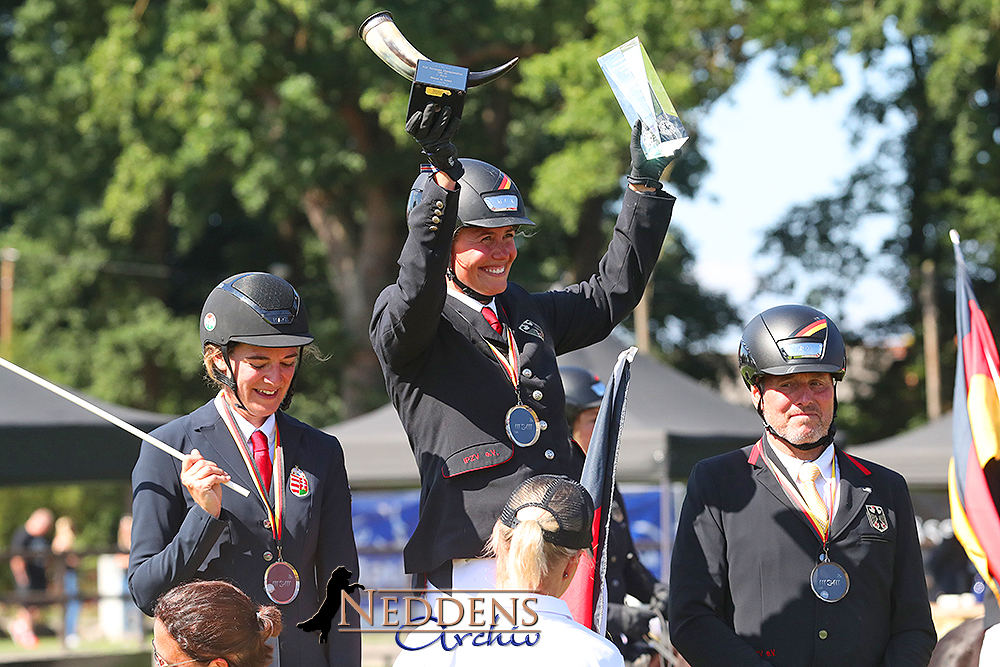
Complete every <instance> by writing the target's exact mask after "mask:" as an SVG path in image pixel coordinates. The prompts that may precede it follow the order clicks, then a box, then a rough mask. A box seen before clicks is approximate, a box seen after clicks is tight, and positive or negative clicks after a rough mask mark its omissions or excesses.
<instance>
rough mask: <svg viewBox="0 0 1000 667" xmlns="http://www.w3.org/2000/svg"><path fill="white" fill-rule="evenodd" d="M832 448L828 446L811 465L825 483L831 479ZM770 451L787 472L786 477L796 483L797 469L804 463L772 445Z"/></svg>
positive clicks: (797, 477)
mask: <svg viewBox="0 0 1000 667" xmlns="http://www.w3.org/2000/svg"><path fill="white" fill-rule="evenodd" d="M833 447H834V446H833V445H828V446H827V448H826V449H824V450H823V453H822V454H820V455H819V458H818V459H816V460H815V461H813V463H815V464H816V465H818V466H819V472H820V474H822V475H823V480H824V481H827V482H829V481H831V480H832V479H833V464H834V458H833ZM771 451H773V452H774V453H775V455H776V456H777V457H778V460H779V461H781V465H783V466H785V470H786V471H788V475H789V476H790V477H791V478H792V479H794V480H795V481H796V482H798V481H799V468H801V467H802V464H803V463H806V461H803V460H802V459H797V458H795V457H794V456H790V455H788V454H785V453H784V452H781V451H778V448H777V447H775V446H773V445H772V446H771Z"/></svg>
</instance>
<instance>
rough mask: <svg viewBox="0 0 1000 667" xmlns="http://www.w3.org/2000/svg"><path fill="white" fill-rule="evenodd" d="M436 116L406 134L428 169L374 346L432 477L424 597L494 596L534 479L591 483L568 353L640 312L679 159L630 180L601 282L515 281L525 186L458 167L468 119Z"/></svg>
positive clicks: (410, 563) (413, 555) (640, 165)
mask: <svg viewBox="0 0 1000 667" xmlns="http://www.w3.org/2000/svg"><path fill="white" fill-rule="evenodd" d="M450 114H451V111H450V109H449V108H448V107H442V108H436V107H435V106H434V105H428V106H427V108H425V109H424V110H423V111H418V112H416V113H415V114H414V115H413V116H412V117H411V118H410V121H409V122H408V123H407V131H408V132H409V133H410V134H411V135H413V136H414V138H416V139H417V141H418V142H419V143H420V145H421V147H422V148H423V150H424V153H425V155H426V156H427V158H428V159H429V160H430V162H431V165H429V166H426V167H425V168H423V171H422V173H421V174H420V176H419V177H418V178H417V180H416V182H415V183H414V184H413V189H412V193H411V197H410V206H409V210H408V221H407V224H408V236H407V239H406V241H405V243H404V245H403V250H402V253H401V254H400V258H399V265H400V271H399V277H398V279H397V280H396V282H395V283H394V284H392V285H390V286H388V287H387V288H385V289H384V290H383V291H382V293H381V295H379V297H378V299H377V300H376V303H375V311H374V314H373V317H372V323H371V329H370V336H371V340H372V345H373V347H374V348H375V352H376V354H377V355H378V357H379V361H380V362H381V364H382V371H383V374H384V375H385V380H386V387H387V389H388V392H389V395H390V397H391V399H392V402H393V405H394V406H395V408H396V410H397V412H398V413H399V417H400V420H401V422H402V424H403V427H404V429H405V430H406V433H407V436H408V438H409V441H410V446H411V448H412V450H413V455H414V457H415V459H416V463H417V467H418V468H419V470H420V477H421V486H422V489H421V496H420V515H419V520H418V523H417V526H416V529H415V531H414V533H413V535H412V537H411V538H410V541H409V542H408V544H407V545H406V548H405V550H404V555H403V560H404V567H405V570H406V571H407V572H409V573H412V574H414V575H417V576H416V579H415V586H418V587H422V586H424V585H428V586H433V587H436V588H439V589H447V588H466V589H468V588H479V589H481V588H489V587H491V586H492V581H493V572H492V563H491V562H490V561H488V559H481V558H479V556H480V555H481V553H482V550H483V545H484V543H485V542H486V540H487V539H488V538H489V536H490V532H491V531H492V529H493V524H494V522H495V521H496V517H497V514H498V512H499V511H500V508H501V507H503V504H504V502H506V500H507V498H508V497H509V496H510V493H511V492H512V491H513V490H514V489H515V488H516V487H517V486H518V485H519V484H520V483H521V482H523V481H524V480H525V479H527V478H529V477H532V476H535V475H539V474H567V475H573V474H574V472H575V473H576V474H578V473H579V470H574V467H575V464H574V462H573V456H574V455H573V452H572V447H573V445H572V444H571V442H570V438H569V433H568V430H567V425H566V421H565V417H564V409H565V401H564V397H563V388H562V383H561V381H560V378H559V369H558V367H557V365H556V357H557V355H560V354H563V353H565V352H569V351H571V350H575V349H578V348H581V347H586V346H587V345H591V344H593V343H596V342H598V341H600V340H602V339H604V338H605V337H607V336H608V334H610V333H611V330H612V329H613V328H614V327H615V326H616V325H617V324H618V323H619V322H621V320H622V319H624V318H625V316H626V315H628V314H629V313H630V312H631V311H632V309H633V308H634V307H635V305H636V303H638V301H639V298H640V297H641V296H642V293H643V290H644V289H645V285H646V282H647V280H648V279H649V276H650V274H651V272H652V269H653V266H654V264H655V263H656V260H657V258H658V257H659V253H660V247H661V245H662V243H663V239H664V237H665V235H666V230H667V226H668V224H669V222H670V214H671V211H672V208H673V203H674V198H673V197H672V196H670V195H668V194H666V193H664V192H663V191H662V190H661V189H660V186H661V184H660V181H659V177H660V175H661V173H662V171H663V169H664V167H665V166H666V164H667V163H668V162H669V160H670V157H667V158H657V159H655V160H647V159H646V158H645V157H644V156H643V154H642V150H641V148H640V147H639V131H640V129H641V128H640V126H638V125H637V126H636V128H635V131H634V132H633V136H632V160H633V164H632V173H631V175H630V177H629V181H630V183H629V186H628V188H626V192H625V197H624V202H623V205H622V211H621V214H620V215H619V216H618V221H617V223H616V226H615V232H614V235H613V238H612V241H611V245H610V246H609V248H608V252H607V253H606V255H605V256H604V259H603V260H602V261H601V264H600V270H599V272H598V273H597V274H595V275H594V276H592V277H591V278H589V279H588V280H586V281H584V282H581V283H579V284H576V285H571V286H569V287H567V288H564V289H559V290H552V291H548V292H542V293H534V294H533V293H530V292H528V291H527V290H525V289H524V288H522V287H520V286H519V285H517V284H515V283H513V282H511V281H510V280H509V278H510V272H511V268H512V265H513V263H514V260H515V259H516V257H517V246H516V245H515V243H514V236H515V234H516V233H517V231H518V230H519V229H520V228H521V227H531V226H533V225H534V223H533V222H532V221H531V220H530V219H529V218H528V217H527V215H526V213H525V208H524V202H523V199H522V197H521V194H520V192H519V191H518V189H517V186H516V185H515V184H514V182H513V181H512V180H511V178H510V177H509V176H508V175H507V174H506V173H504V172H503V171H502V170H500V169H498V168H497V167H495V166H493V165H490V164H487V163H485V162H482V161H479V160H471V159H467V158H465V159H461V160H459V159H458V158H457V150H456V148H455V146H454V144H452V143H451V139H452V137H453V135H454V133H455V131H456V130H457V127H458V120H457V118H452V117H451V115H450Z"/></svg>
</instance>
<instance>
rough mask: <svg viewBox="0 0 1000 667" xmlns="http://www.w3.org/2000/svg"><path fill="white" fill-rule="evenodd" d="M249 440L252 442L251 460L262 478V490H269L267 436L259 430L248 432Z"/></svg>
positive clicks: (269, 469)
mask: <svg viewBox="0 0 1000 667" xmlns="http://www.w3.org/2000/svg"><path fill="white" fill-rule="evenodd" d="M250 442H252V443H253V461H254V463H256V464H257V470H259V471H260V476H261V478H262V479H263V480H264V490H265V491H268V492H270V491H271V453H270V452H268V451H267V436H265V435H264V434H263V433H261V432H260V431H254V432H253V433H251V434H250Z"/></svg>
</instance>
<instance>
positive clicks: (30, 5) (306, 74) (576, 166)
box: [0, 0, 747, 423]
mask: <svg viewBox="0 0 1000 667" xmlns="http://www.w3.org/2000/svg"><path fill="white" fill-rule="evenodd" d="M385 4H386V5H389V8H390V9H391V10H392V11H393V12H394V17H395V20H396V22H397V24H398V25H399V26H400V27H401V29H402V30H403V32H404V34H406V35H408V36H410V37H411V38H412V39H413V41H414V42H415V46H417V47H418V48H419V49H421V50H422V51H424V52H425V53H427V54H428V55H429V56H430V57H433V58H434V59H437V60H440V61H442V62H449V63H454V64H459V65H463V66H468V67H470V68H472V69H486V68H488V67H492V66H494V65H496V64H498V63H500V62H503V61H505V60H507V59H508V58H510V57H513V56H518V57H520V58H522V62H521V64H520V65H519V66H518V68H517V69H516V70H515V71H514V72H513V73H512V74H510V75H508V76H506V77H503V78H501V79H500V80H498V81H496V82H494V83H492V84H490V85H487V86H484V87H482V88H478V89H475V90H473V91H472V92H471V93H470V95H469V99H468V102H467V104H466V110H465V114H464V117H463V128H462V131H461V133H460V136H459V138H458V142H459V144H460V150H461V151H462V154H464V155H474V156H476V157H481V158H483V159H486V160H488V161H491V162H494V163H496V164H500V165H502V166H503V167H504V169H505V171H507V172H508V173H509V174H510V175H511V176H512V177H513V178H514V179H515V181H516V182H518V184H519V185H520V187H521V188H522V191H523V192H525V193H527V195H528V199H529V202H530V203H532V204H533V206H534V207H535V208H534V209H533V210H532V215H533V216H535V217H536V219H537V221H538V222H539V223H540V225H539V226H540V228H541V229H542V230H543V231H542V232H541V235H540V236H541V237H542V238H541V239H539V240H540V241H542V240H544V243H536V242H534V241H533V242H530V243H528V244H527V246H526V252H525V259H523V260H522V261H521V262H519V263H518V272H519V273H518V275H517V278H518V279H519V280H520V281H522V282H525V283H527V284H532V285H535V286H539V287H541V286H547V285H549V284H552V283H553V282H557V281H559V280H561V279H563V278H564V277H566V276H569V277H570V278H575V277H576V276H580V275H584V274H586V273H588V272H589V271H590V268H588V267H590V266H592V263H593V261H594V259H593V258H594V256H595V254H596V256H599V254H600V250H599V249H600V248H601V247H602V246H603V245H604V244H605V243H606V234H607V231H606V228H605V227H603V226H604V225H607V223H608V220H609V219H610V218H609V208H608V206H607V205H606V203H607V202H608V201H613V200H615V199H617V198H618V197H619V196H620V192H621V187H622V185H621V183H620V181H619V176H620V174H622V173H623V172H624V170H625V167H626V165H627V162H628V151H627V142H628V133H629V128H628V127H627V124H626V123H625V122H624V119H623V116H622V114H621V112H620V110H619V109H618V107H617V105H616V103H615V102H614V99H613V97H612V95H611V92H610V90H609V89H608V87H607V85H606V83H605V82H604V81H603V78H602V77H601V75H600V73H599V69H598V68H597V66H596V63H595V62H594V61H595V59H596V57H597V56H598V55H600V54H601V53H604V52H606V51H607V50H610V49H611V48H613V47H614V46H617V45H619V44H621V43H623V42H624V41H626V40H627V39H629V38H631V37H632V36H634V35H636V34H638V35H640V36H641V37H642V39H643V41H644V43H645V44H646V47H647V50H648V51H649V52H650V54H651V55H652V56H653V57H654V59H655V61H656V64H657V66H658V67H659V68H660V70H661V73H662V76H663V78H664V82H665V84H666V86H667V88H668V90H669V91H670V93H671V95H672V97H673V99H674V101H675V103H676V104H677V106H678V107H679V108H680V109H684V110H688V109H690V112H689V113H690V119H691V123H690V124H691V129H692V131H694V130H695V129H696V121H697V116H698V113H699V108H704V107H706V106H707V105H709V104H710V103H711V101H712V100H714V99H715V98H717V97H718V95H720V94H721V93H722V92H723V91H724V90H725V88H726V87H727V86H728V85H730V84H731V83H732V82H733V80H734V79H735V77H736V73H737V71H738V68H739V66H740V64H741V63H742V62H744V61H745V60H746V58H747V56H746V54H745V53H744V49H743V38H742V28H741V27H740V25H739V24H740V22H741V21H743V20H744V17H743V13H742V12H740V11H737V12H734V11H733V9H732V5H731V3H730V2H728V1H727V2H723V1H721V0H702V1H701V2H698V3H693V4H690V5H684V4H682V5H680V6H671V5H667V4H664V3H658V2H651V1H649V0H641V1H638V2H628V3H626V2H623V1H622V0H591V1H589V2H587V3H584V4H582V5H581V4H580V3H577V2H571V1H570V0H497V1H495V2H488V1H486V0H479V1H477V2H465V3H458V4H456V3H452V2H444V1H442V0H427V1H425V2H421V3H419V4H415V5H414V4H411V3H401V2H395V3H385ZM4 6H5V7H6V10H7V11H8V12H9V13H7V14H3V15H2V16H0V28H2V30H0V38H2V39H3V45H4V47H5V51H4V54H3V59H2V60H0V67H2V68H3V69H2V76H0V113H2V114H3V116H4V118H5V119H8V122H7V123H6V124H5V126H4V127H3V128H2V129H0V202H2V203H3V207H2V208H0V234H2V236H0V240H2V243H3V245H11V246H15V247H17V248H18V249H19V250H20V251H21V260H20V262H19V263H18V274H17V275H18V277H17V285H18V288H17V292H16V293H17V297H16V301H15V324H16V328H17V332H18V335H17V344H16V346H15V358H17V359H20V360H23V361H25V362H26V363H30V365H31V366H32V368H33V370H35V371H36V372H39V373H41V374H43V375H45V376H46V377H49V378H52V379H54V380H57V381H60V382H63V383H66V384H69V385H72V386H75V387H78V388H81V389H84V390H87V391H89V392H92V393H93V394H95V395H98V396H100V397H102V398H105V399H108V400H113V401H116V402H120V403H126V404H129V405H134V406H138V407H144V408H148V409H155V410H160V411H169V412H183V411H187V410H190V409H191V408H192V407H193V406H194V405H197V404H198V403H200V402H202V401H203V400H204V398H205V391H204V389H203V387H202V384H201V383H202V380H201V379H200V377H199V375H200V370H199V368H200V367H199V353H198V350H197V340H196V339H194V338H193V336H192V334H191V332H193V331H194V328H195V322H196V318H197V317H198V315H199V312H200V307H201V303H202V301H203V299H204V296H205V295H206V294H207V293H208V291H209V290H210V289H211V287H212V286H213V285H214V284H216V283H217V282H218V281H220V280H221V279H222V278H224V277H226V276H227V275H230V274H232V273H236V272H239V271H244V270H272V271H280V272H284V274H285V275H287V277H289V279H290V280H291V281H292V282H293V284H295V285H297V286H298V287H299V288H300V291H301V292H302V294H303V297H304V299H305V301H306V302H307V304H308V305H309V309H310V316H311V323H312V328H313V329H314V331H315V333H316V334H317V342H318V343H319V344H320V346H321V348H323V349H324V350H326V351H327V352H329V353H330V355H331V359H330V361H329V362H327V363H326V364H325V365H324V366H322V367H320V368H319V369H315V368H308V369H306V372H304V373H303V374H302V376H301V378H300V381H301V385H300V391H299V392H298V393H297V397H296V401H295V405H294V406H293V411H294V412H295V413H296V414H297V415H298V416H300V417H302V418H304V419H307V420H310V421H314V422H316V423H328V422H329V421H332V420H333V419H335V418H338V417H344V416H349V415H352V414H356V413H358V412H361V411H363V410H365V409H367V408H370V407H373V406H374V405H376V404H379V403H381V402H384V400H385V395H384V390H383V389H382V386H381V385H382V380H381V374H380V372H379V369H378V366H377V362H376V361H375V357H374V355H373V353H372V352H371V349H370V346H369V344H368V339H367V323H368V320H369V317H370V313H371V305H372V303H373V301H374V298H375V296H376V295H377V293H378V292H379V290H380V289H381V288H382V287H383V286H384V285H386V284H388V283H389V282H391V281H392V280H394V279H395V271H396V267H395V261H396V258H397V256H398V252H399V248H400V246H401V243H402V238H403V234H404V232H405V226H404V224H403V210H404V207H405V200H406V195H407V191H408V189H409V185H410V183H411V182H412V179H413V177H414V174H415V166H416V164H417V163H418V161H419V157H418V152H417V149H416V146H415V144H414V143H413V141H412V140H411V139H410V138H409V137H407V136H406V135H405V132H404V131H403V116H404V110H405V108H406V97H407V89H408V85H407V83H406V82H405V81H403V80H402V79H401V78H400V77H398V75H396V74H395V73H393V72H392V71H390V70H389V69H388V68H387V67H385V65H384V64H383V63H381V62H380V61H379V60H378V59H377V58H376V57H375V56H374V55H373V54H372V53H371V52H370V50H369V49H368V48H367V47H366V46H365V45H364V44H363V43H362V42H361V41H360V40H359V39H358V38H357V34H356V31H357V27H358V25H359V24H360V23H361V21H362V20H363V19H364V17H366V16H368V15H369V14H371V13H373V12H374V11H375V10H376V9H380V8H381V7H382V6H384V5H380V6H377V5H375V4H374V3H373V2H371V1H370V0H363V1H362V2H359V3H355V4H351V3H342V2H332V1H329V0H312V1H310V0H282V1H280V2H273V1H267V0H210V1H209V2H192V1H189V0H177V1H175V2H170V3H148V2H143V1H139V2H136V3H135V4H133V5H123V4H122V3H120V2H114V1H112V0H93V1H89V2H84V1H83V0H65V1H61V2H54V1H53V0H24V1H23V2H14V3H5V5H4ZM647 26H648V27H649V28H655V29H647ZM693 134H696V132H693ZM704 168H705V165H704V163H703V161H702V160H701V159H700V158H699V156H698V154H697V143H696V142H691V144H690V148H689V150H688V151H687V153H686V154H685V156H684V158H683V160H681V161H680V163H679V164H678V165H677V167H676V169H675V171H674V179H675V181H676V186H675V187H677V188H678V189H679V190H681V191H684V192H692V191H693V190H694V188H695V187H696V185H697V177H698V174H699V173H700V172H701V171H702V170H703V169H704ZM602 239H604V240H603V241H602ZM571 248H579V249H580V250H579V251H577V254H576V256H573V254H572V251H571V250H570V249H571ZM522 271H523V273H521V272H522ZM670 275H678V274H676V273H671V272H665V276H670ZM522 276H523V277H522ZM689 279H690V277H689V276H687V277H685V278H684V280H688V281H689ZM658 289H662V290H663V293H664V294H666V293H668V292H669V291H670V290H671V289H673V288H672V287H669V286H664V287H662V288H660V287H659V286H658ZM707 303H709V304H718V305H719V306H721V307H722V309H723V314H722V315H719V316H716V317H715V320H716V321H718V322H719V323H720V324H719V326H720V327H721V326H724V324H723V323H724V322H726V321H727V317H728V316H727V315H725V313H724V311H725V306H726V304H725V303H723V302H719V301H718V300H715V301H712V300H709V301H707ZM678 307H681V308H682V309H683V306H678ZM669 315H670V314H669V313H667V312H663V313H660V314H659V315H657V317H656V318H655V319H656V320H657V321H660V322H662V321H663V320H664V318H666V317H668V316H669ZM673 315H674V316H676V315H677V313H673ZM711 319H712V318H711V317H709V318H707V319H705V320H703V321H704V322H708V321H710V320H711ZM706 333H711V332H709V331H707V330H706Z"/></svg>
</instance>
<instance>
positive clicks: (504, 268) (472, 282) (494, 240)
mask: <svg viewBox="0 0 1000 667" xmlns="http://www.w3.org/2000/svg"><path fill="white" fill-rule="evenodd" d="M516 232H517V227H515V226H510V227H497V228H495V229H490V228H484V227H462V228H461V229H459V230H458V233H457V234H455V239H454V240H453V241H452V243H451V263H452V270H454V272H455V277H456V278H458V279H459V280H460V281H461V282H462V283H464V284H465V285H467V286H468V287H470V288H472V289H474V290H475V291H477V292H479V293H480V294H483V295H485V296H496V295H497V294H500V293H502V292H503V291H504V290H505V289H507V276H508V274H509V272H510V267H511V264H513V263H514V260H515V259H516V258H517V247H516V246H515V245H514V234H515V233H516Z"/></svg>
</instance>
